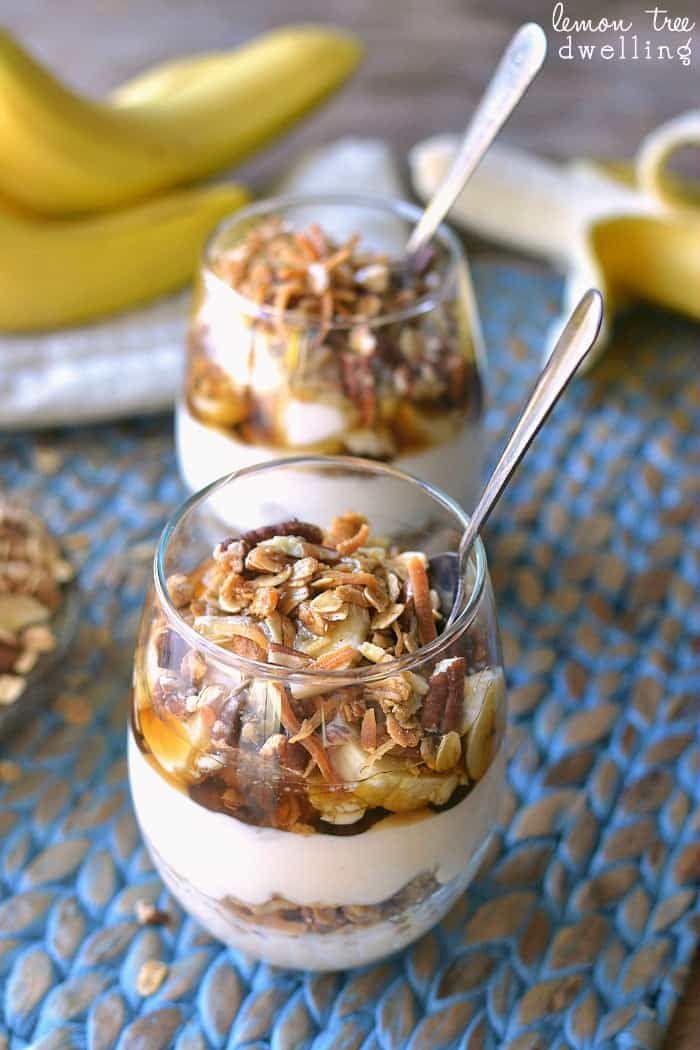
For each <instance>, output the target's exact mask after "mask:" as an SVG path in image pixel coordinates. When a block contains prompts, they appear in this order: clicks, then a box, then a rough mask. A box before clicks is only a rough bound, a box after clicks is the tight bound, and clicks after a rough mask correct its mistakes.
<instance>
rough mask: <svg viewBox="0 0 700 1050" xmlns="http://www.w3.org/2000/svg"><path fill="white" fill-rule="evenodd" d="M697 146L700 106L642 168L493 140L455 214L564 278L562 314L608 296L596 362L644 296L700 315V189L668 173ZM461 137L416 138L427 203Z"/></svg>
mask: <svg viewBox="0 0 700 1050" xmlns="http://www.w3.org/2000/svg"><path fill="white" fill-rule="evenodd" d="M699 145H700V110H694V111H692V112H689V113H685V114H682V115H681V116H679V117H677V118H675V119H674V120H672V121H669V122H668V123H667V124H663V125H661V126H660V127H659V128H657V129H656V130H655V131H653V132H652V133H651V134H650V135H649V136H648V137H647V138H646V139H645V140H644V142H643V143H642V145H641V148H640V150H639V152H638V155H637V158H636V162H635V164H634V165H633V166H632V167H630V166H628V165H621V164H597V163H595V162H592V161H576V162H573V163H571V164H569V165H566V166H560V165H557V164H554V163H551V162H549V161H545V160H542V159H540V158H537V157H533V156H532V155H530V154H528V153H526V152H524V151H522V150H518V149H514V148H512V147H508V146H502V145H498V144H496V145H494V146H492V147H491V149H490V150H489V152H488V154H487V155H486V157H485V158H484V160H483V162H482V164H481V165H480V167H479V169H478V170H477V171H476V172H475V174H474V175H473V176H472V178H471V180H470V182H469V184H468V185H467V186H466V187H465V189H464V190H463V191H462V193H461V194H460V196H459V197H458V199H457V201H456V203H455V205H454V208H453V210H452V212H451V218H452V219H453V220H454V221H455V222H456V223H457V224H458V225H460V226H462V227H463V228H465V229H467V230H471V231H473V232H475V233H477V234H478V235H479V236H480V237H483V238H485V239H487V240H492V241H496V242H498V243H500V244H503V245H504V246H507V247H510V248H515V249H516V250H518V251H521V252H524V253H525V254H529V255H534V256H537V257H538V258H541V259H543V260H545V261H547V262H548V263H550V264H552V265H554V266H555V267H556V268H557V269H560V270H562V271H564V272H565V274H566V284H565V291H564V309H563V314H562V316H561V317H560V318H559V319H558V320H557V321H555V322H554V324H553V325H552V327H551V330H550V333H549V338H548V340H547V351H546V353H547V354H548V353H549V350H550V349H551V347H552V346H553V344H554V340H555V339H556V337H557V336H558V335H559V333H560V331H561V327H562V324H563V321H564V318H565V317H566V316H568V314H569V312H570V310H571V309H572V308H573V306H574V305H575V304H576V302H578V300H579V298H580V296H581V295H582V294H583V292H584V291H586V289H587V288H590V287H597V288H599V289H600V290H601V292H602V293H603V296H604V299H605V305H606V310H605V320H604V323H603V326H602V327H601V331H600V335H599V337H598V340H597V342H596V345H595V348H594V350H593V352H592V353H591V354H589V355H588V358H587V359H586V361H585V362H584V367H590V365H591V364H592V363H593V360H595V359H597V358H598V357H599V356H600V354H601V353H602V351H603V350H604V348H605V346H606V345H607V343H608V341H609V338H610V331H611V327H612V320H613V317H614V314H615V312H616V311H618V310H620V309H622V308H624V307H626V306H627V305H628V304H629V303H631V302H635V301H638V300H646V301H649V302H653V303H655V304H657V305H660V306H664V307H667V308H669V309H672V310H677V311H678V312H680V313H682V314H684V315H686V316H687V317H690V318H693V319H695V320H700V295H699V294H698V289H700V194H699V193H698V187H697V186H695V185H694V184H692V183H688V182H683V181H681V180H679V179H677V178H675V177H674V176H672V175H671V174H670V173H669V171H668V165H669V161H670V160H671V158H672V157H673V156H674V154H675V153H676V152H677V151H678V150H680V149H681V148H684V147H687V146H695V147H697V146H699ZM456 148H457V139H456V138H455V137H452V136H448V135H443V136H436V137H434V138H431V139H428V140H427V141H425V142H422V143H419V144H418V145H417V146H415V147H414V149H413V150H412V151H411V154H410V157H409V164H410V169H411V177H412V181H413V186H414V188H415V189H416V192H417V193H418V195H419V196H420V197H422V198H424V199H426V198H428V197H430V196H431V195H432V192H433V190H434V189H435V187H436V186H437V184H438V182H439V181H440V179H441V178H442V175H443V173H444V172H445V171H446V170H447V168H448V166H449V164H450V163H451V160H452V158H453V156H454V153H455V150H456Z"/></svg>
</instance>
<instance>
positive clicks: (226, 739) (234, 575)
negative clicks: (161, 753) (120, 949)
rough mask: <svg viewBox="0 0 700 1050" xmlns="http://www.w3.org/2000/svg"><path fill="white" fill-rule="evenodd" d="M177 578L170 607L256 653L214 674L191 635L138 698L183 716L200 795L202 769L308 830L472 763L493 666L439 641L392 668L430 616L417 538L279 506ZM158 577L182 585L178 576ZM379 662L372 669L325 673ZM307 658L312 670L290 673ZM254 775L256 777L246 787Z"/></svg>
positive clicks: (459, 774) (411, 800) (247, 809)
mask: <svg viewBox="0 0 700 1050" xmlns="http://www.w3.org/2000/svg"><path fill="white" fill-rule="evenodd" d="M184 580H185V583H188V584H191V600H190V602H189V604H186V605H181V606H180V607H179V614H180V616H182V617H183V618H184V619H185V620H186V621H187V622H188V623H190V624H191V625H192V626H193V627H194V629H195V631H197V632H198V633H199V634H201V635H203V636H204V637H205V638H207V639H208V640H209V641H211V642H214V643H215V644H216V646H217V647H218V648H219V649H221V650H226V651H229V652H232V653H234V654H236V655H237V656H239V657H244V658H247V659H250V660H255V661H257V663H258V664H260V665H263V666H261V667H259V668H257V669H256V668H253V669H251V671H244V670H243V669H242V668H241V671H240V675H238V677H237V676H236V671H235V669H234V670H232V671H230V672H229V673H228V674H229V677H228V679H227V678H222V677H221V674H220V671H219V670H218V668H217V662H216V659H215V658H214V657H212V656H208V655H207V654H206V651H205V650H197V649H190V650H185V651H184V652H182V653H181V654H179V655H178V657H177V662H175V663H174V664H173V662H172V661H171V662H170V664H169V667H171V668H173V667H174V669H167V670H166V669H165V668H164V667H161V668H159V669H158V670H157V672H156V674H155V678H154V680H153V681H152V683H151V689H150V700H151V703H152V705H153V708H154V710H155V713H156V714H157V716H158V717H159V718H161V719H165V720H167V719H168V718H171V717H174V718H175V719H177V720H178V722H179V724H180V729H179V730H178V744H177V746H178V748H180V751H179V752H178V754H181V755H182V759H178V760H177V761H178V762H179V763H180V765H181V770H182V772H183V775H184V776H185V778H186V779H187V781H188V782H189V783H190V785H197V788H196V790H197V795H196V797H197V798H200V799H203V798H209V797H210V794H211V790H213V789H212V788H210V787H206V786H205V785H206V781H207V778H212V777H213V778H214V779H215V780H216V781H217V782H218V781H220V780H223V785H222V787H221V794H220V796H219V804H220V806H222V807H223V808H224V809H225V810H226V811H227V812H234V813H235V814H236V815H237V816H239V817H240V818H241V819H245V820H250V821H251V822H253V823H267V824H269V825H271V826H273V827H285V828H289V829H290V830H294V831H299V832H303V833H308V832H309V831H313V830H314V828H315V827H316V826H317V822H318V820H319V819H321V820H322V821H324V822H326V823H327V824H350V823H355V822H358V821H360V820H361V819H362V818H363V816H364V815H365V813H366V812H367V811H368V810H371V809H376V808H377V807H381V808H383V809H385V810H390V811H395V812H403V811H406V810H411V809H417V808H420V807H422V806H427V805H431V804H432V805H445V804H446V803H447V802H448V801H449V799H450V798H451V796H452V794H453V792H454V791H455V789H456V788H457V787H458V786H460V785H462V786H464V787H465V788H467V787H468V786H469V785H470V784H472V783H473V782H475V781H476V780H479V779H480V778H481V777H482V776H483V775H484V774H485V772H486V770H487V769H488V767H489V765H490V763H491V760H492V758H493V755H494V753H495V748H496V745H497V739H498V732H499V725H500V722H499V716H498V710H499V708H500V706H501V702H502V693H503V678H502V672H501V671H500V669H499V668H484V667H483V665H482V666H481V669H478V668H468V667H467V661H466V659H465V657H463V656H448V657H447V658H444V659H440V660H437V661H435V660H434V659H433V660H430V659H426V660H425V661H424V662H423V663H422V664H421V665H419V666H420V670H415V671H403V670H396V671H392V667H391V665H392V663H393V661H395V660H396V658H397V657H399V656H402V655H404V654H407V653H414V652H416V651H417V650H418V649H419V648H420V647H421V646H423V645H425V644H426V643H429V642H431V641H432V640H433V639H434V638H435V637H436V636H437V625H438V624H439V623H440V622H441V620H442V614H441V611H440V609H439V602H438V597H437V594H436V593H435V591H433V590H432V589H431V587H430V580H429V577H428V571H427V558H426V556H425V554H424V553H423V552H421V551H415V550H414V551H411V550H402V549H400V548H398V547H396V546H395V545H391V544H389V543H387V542H386V541H382V540H381V539H375V538H372V536H371V534H370V527H369V523H368V521H367V520H366V519H365V518H364V517H363V516H362V515H359V514H356V513H347V514H343V515H340V516H338V517H336V518H334V519H333V521H332V522H331V525H330V526H329V528H328V529H327V530H325V531H323V530H321V529H318V528H317V527H316V526H315V525H310V524H308V523H302V522H283V523H281V524H280V525H279V526H269V527H268V526H265V527H263V528H260V529H256V530H251V531H250V532H248V533H246V534H245V535H244V536H242V537H240V538H234V539H228V540H225V541H223V542H222V543H220V544H218V545H217V547H216V548H215V551H214V555H213V557H212V558H211V559H210V560H209V561H208V562H206V563H205V564H204V565H202V566H200V567H199V568H198V569H197V570H196V572H195V573H193V574H192V576H191V577H189V578H188V577H185V578H184ZM168 586H169V588H170V587H171V586H172V587H173V588H174V590H175V592H176V593H177V594H178V595H181V594H183V593H186V592H187V588H186V587H185V586H184V584H183V578H182V577H180V576H176V577H174V579H172V581H168ZM162 630H163V628H162V627H160V628H157V629H156V630H155V632H154V646H155V653H156V656H158V653H159V652H160V648H159V644H160V643H159V635H158V631H162ZM167 630H170V629H167ZM166 648H167V650H168V652H170V643H168V646H167V647H166ZM383 665H387V666H386V672H387V673H384V674H378V675H369V676H364V677H360V678H357V679H355V680H351V681H349V680H343V678H342V677H340V679H338V678H337V677H330V676H331V675H333V676H336V675H338V674H340V675H341V676H342V672H344V671H347V672H348V673H349V674H350V673H354V672H355V670H356V669H358V668H362V667H365V668H368V669H371V668H374V669H376V671H378V672H381V671H382V670H383V669H384V667H383ZM306 671H312V672H316V674H315V675H314V676H313V677H312V676H308V677H306V676H303V675H298V676H296V677H295V676H294V672H306ZM470 671H472V673H469V672H470ZM290 672H291V677H288V676H289V675H290ZM324 672H325V673H327V675H328V676H329V677H326V678H324V676H323V673H324ZM473 672H476V673H473ZM231 679H233V680H234V681H235V682H236V683H237V684H235V685H234V686H233V687H230V686H229V685H228V684H226V682H227V681H230V680H231ZM188 741H189V744H190V745H191V746H190V747H189V748H188V746H187V742H188ZM156 757H158V756H157V755H156ZM261 764H262V766H264V769H265V772H264V773H263V772H262V769H261ZM166 768H168V769H169V770H171V771H172V770H173V761H172V758H170V759H169V765H168V766H167V767H166ZM251 778H252V782H254V783H256V784H259V785H260V786H259V787H258V788H256V790H255V791H252V792H251V791H247V785H249V783H250V782H251Z"/></svg>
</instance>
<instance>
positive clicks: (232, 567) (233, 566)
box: [214, 539, 248, 574]
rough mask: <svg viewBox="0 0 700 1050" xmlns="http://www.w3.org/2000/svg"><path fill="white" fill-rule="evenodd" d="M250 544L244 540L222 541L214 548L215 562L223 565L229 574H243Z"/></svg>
mask: <svg viewBox="0 0 700 1050" xmlns="http://www.w3.org/2000/svg"><path fill="white" fill-rule="evenodd" d="M247 553H248V544H247V543H246V542H245V541H244V540H235V539H227V540H222V542H221V543H219V544H217V546H216V547H215V548H214V560H215V561H217V562H219V563H220V564H221V565H223V566H224V567H225V568H226V569H227V570H228V571H229V572H235V573H236V574H240V573H242V572H243V567H244V563H245V556H246V554H247Z"/></svg>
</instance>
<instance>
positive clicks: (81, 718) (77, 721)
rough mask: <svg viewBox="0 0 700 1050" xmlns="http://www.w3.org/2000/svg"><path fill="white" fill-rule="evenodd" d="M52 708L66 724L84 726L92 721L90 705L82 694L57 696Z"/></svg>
mask: <svg viewBox="0 0 700 1050" xmlns="http://www.w3.org/2000/svg"><path fill="white" fill-rule="evenodd" d="M53 709H54V711H55V712H56V714H58V715H61V717H62V718H63V720H64V721H65V722H67V723H68V725H72V726H86V725H89V724H90V722H91V721H92V707H91V705H90V704H89V702H88V701H87V700H86V699H85V697H84V696H73V695H71V694H68V695H64V696H59V697H58V699H57V700H56V702H55V703H54V705H53Z"/></svg>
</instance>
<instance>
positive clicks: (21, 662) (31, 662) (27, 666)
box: [13, 649, 39, 675]
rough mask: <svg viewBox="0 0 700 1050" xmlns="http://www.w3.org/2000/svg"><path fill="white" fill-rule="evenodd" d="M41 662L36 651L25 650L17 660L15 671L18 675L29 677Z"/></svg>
mask: <svg viewBox="0 0 700 1050" xmlns="http://www.w3.org/2000/svg"><path fill="white" fill-rule="evenodd" d="M38 660H39V653H38V652H37V651H36V649H25V650H24V652H23V653H21V654H20V655H19V656H18V657H17V659H16V660H15V663H14V667H13V670H14V671H15V673H16V674H23V675H27V674H29V672H30V671H33V670H34V668H35V667H36V665H37V663H38Z"/></svg>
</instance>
